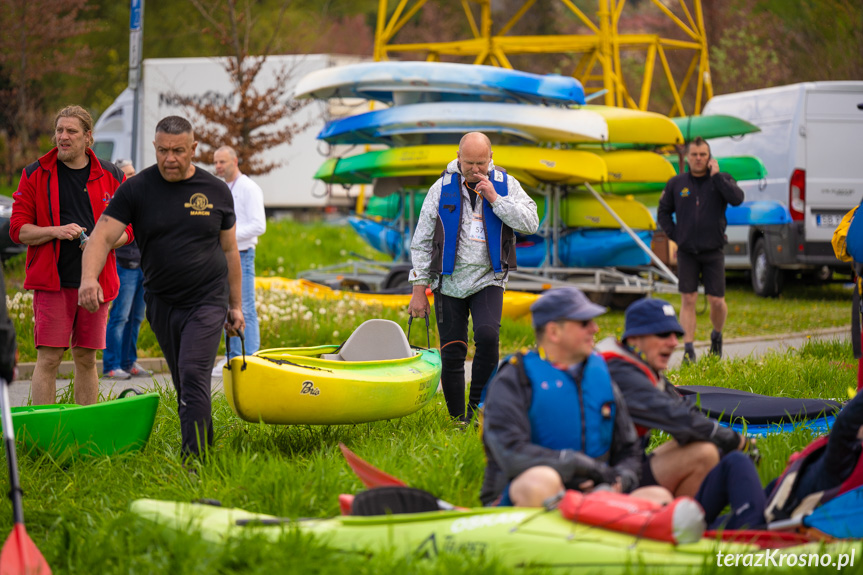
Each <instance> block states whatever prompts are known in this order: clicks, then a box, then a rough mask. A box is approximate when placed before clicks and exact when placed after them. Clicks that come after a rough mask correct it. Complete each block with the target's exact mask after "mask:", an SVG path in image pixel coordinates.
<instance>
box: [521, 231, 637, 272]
mask: <svg viewBox="0 0 863 575" xmlns="http://www.w3.org/2000/svg"><path fill="white" fill-rule="evenodd" d="M636 234H637V235H638V237H639V238H640V239H641V241H643V242H644V243H645V245H648V246H649V245H650V242H651V240H652V239H653V232H650V231H647V230H641V231H637V232H636ZM515 254H516V261H517V262H518V265H519V266H520V267H539V266H541V265H542V264H543V263H545V261H546V259H547V258H548V257H549V254H546V244H545V240H544V239H543V238H542V237H541V236H536V235H534V236H528V237H527V238H526V239H525V241H523V242H521V243H518V244H516V246H515ZM558 256H559V257H560V262H561V264H562V265H563V266H564V267H577V268H601V267H637V266H644V265H647V264H649V263H650V256H648V255H647V254H646V253H645V252H644V251H643V250H642V249H641V248H639V247H638V245H637V244H636V243H635V241H634V240H633V239H632V238H631V237H630V236H629V234H627V233H626V232H624V231H621V230H599V229H597V230H573V231H571V232H567V233H566V234H564V235H562V236H561V237H560V239H559V241H558Z"/></svg>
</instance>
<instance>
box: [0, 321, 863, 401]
mask: <svg viewBox="0 0 863 575" xmlns="http://www.w3.org/2000/svg"><path fill="white" fill-rule="evenodd" d="M850 331H851V328H850V327H842V328H833V329H824V330H818V331H814V332H812V333H810V334H803V333H795V334H787V335H785V336H779V337H777V336H769V337H743V338H735V339H728V340H726V341H725V344H724V346H723V347H724V349H723V352H724V356H725V357H726V358H743V357H749V356H754V357H758V356H761V355H764V354H766V353H769V352H779V353H784V352H785V351H787V350H789V349H796V348H799V347H801V346H802V345H803V344H805V343H806V342H807V341H809V339H810V338H811V339H816V340H827V341H829V340H840V341H846V340H847V339H848V336H849V334H850ZM709 348H710V342H696V344H695V351H696V353H697V354H698V357H701V356H702V355H703V354H705V353H707V350H708V349H709ZM682 358H683V346H680V348H678V350H677V351H675V352H674V355H672V356H671V362H670V366H671V367H672V368H674V367H677V366H679V365H680V362H681V360H682ZM139 361H140V363H141V364H143V365H144V366H145V367H147V368H148V369H152V370H156V371H163V372H162V373H156V375H154V376H153V377H151V378H144V377H135V378H132V379H130V380H126V381H113V380H110V379H103V380H102V381H101V384H100V389H101V393H102V394H103V395H104V396H107V395H108V394H112V395H114V396H116V395H117V394H119V393H120V392H121V391H123V390H124V389H126V388H129V387H133V388H135V389H138V390H141V391H144V390H152V389H154V388H155V386H156V385H160V386H170V385H172V384H171V375H170V373H168V371H167V368H166V366H165V363H164V360H162V359H161V358H150V359H146V358H145V359H140V360H139ZM466 368H467V373H468V374H469V373H470V362H468V364H467V365H466ZM20 370H21V374H22V377H30V375H31V374H32V364H24V365H22V366H20ZM70 371H71V366H70V365H68V364H64V367H62V368H61V373H64V372H65V373H68V372H70ZM69 383H70V379H68V376H67V378H63V379H58V380H57V389H58V390H63V389H64V388H66V387H68V386H69ZM212 383H213V391H214V392H220V391H222V379H221V378H213V380H212ZM29 399H30V380H29V379H22V380H20V381H16V382H15V383H13V384H12V386H11V387H10V388H9V400H10V403H11V405H13V406H21V405H27V403H28V402H29Z"/></svg>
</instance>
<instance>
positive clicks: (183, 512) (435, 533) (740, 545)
mask: <svg viewBox="0 0 863 575" xmlns="http://www.w3.org/2000/svg"><path fill="white" fill-rule="evenodd" d="M372 491H374V490H372ZM131 511H132V513H134V514H135V515H138V516H139V517H142V518H143V519H146V520H148V521H151V522H153V523H156V524H158V525H161V526H163V527H165V528H168V529H173V530H176V531H181V532H190V531H191V532H196V533H199V534H200V536H201V537H202V538H203V539H204V540H206V541H209V542H212V543H214V544H219V545H222V544H224V543H225V542H226V541H227V540H228V539H229V538H232V537H245V536H261V537H265V538H267V539H269V540H271V541H273V542H274V543H275V542H278V541H279V540H280V538H281V537H282V536H283V535H284V533H286V532H289V531H294V530H299V531H300V532H301V533H304V534H308V535H312V536H315V537H316V538H317V540H318V541H319V542H320V543H321V544H323V545H325V546H326V547H328V548H330V549H333V550H337V551H342V552H348V553H362V554H364V555H368V554H379V553H389V554H391V555H394V556H412V557H414V556H419V557H422V558H426V559H429V560H434V559H436V558H437V557H438V555H440V554H442V553H468V554H470V555H473V556H483V557H486V558H490V559H494V560H497V561H499V562H500V564H501V565H502V566H503V567H504V568H506V569H524V568H525V567H529V568H536V569H540V570H554V571H555V572H566V573H575V574H587V573H604V574H624V573H634V572H637V573H656V574H659V573H661V574H678V573H680V574H683V573H688V574H695V573H701V572H702V571H703V570H704V569H705V568H708V569H709V568H710V566H711V565H715V564H716V561H717V556H718V553H719V552H721V553H722V556H725V554H735V553H737V554H741V555H743V554H746V555H750V554H751V555H753V556H752V557H749V558H748V559H747V560H749V561H751V562H752V564H755V561H758V562H759V564H762V565H763V564H765V560H767V564H768V565H773V564H774V563H775V564H778V565H780V566H782V567H784V569H785V570H787V572H795V571H800V569H799V565H798V562H797V561H796V560H797V559H798V558H799V557H800V556H807V558H808V555H809V554H810V553H813V554H814V553H817V554H818V557H819V559H820V558H821V557H822V556H823V555H824V554H827V555H829V556H830V557H829V558H832V560H833V564H834V565H835V564H836V560H838V559H840V558H841V555H840V554H842V553H848V554H849V555H846V556H845V557H844V559H845V560H847V559H848V558H849V556H850V553H851V552H852V551H853V552H854V553H855V555H856V556H857V557H858V559H859V556H860V551H861V549H860V543H859V542H856V541H840V542H834V543H827V544H823V543H820V542H819V543H803V544H797V545H792V546H788V547H784V548H779V549H770V550H767V549H761V548H760V547H759V546H758V545H756V544H754V543H749V542H747V539H748V538H747V537H746V536H745V535H744V536H743V537H742V538H741V540H740V542H730V541H722V540H718V539H708V538H702V539H699V540H697V541H695V542H693V543H680V544H675V543H671V542H668V541H659V540H656V539H649V538H647V537H644V536H643V534H640V533H639V534H635V535H631V534H628V533H625V532H621V531H612V530H609V529H604V528H601V527H597V526H594V525H590V524H586V523H582V522H575V521H572V520H570V519H567V518H566V517H564V515H563V513H562V512H561V510H559V509H551V510H545V509H540V508H528V507H486V508H472V509H464V510H452V511H427V512H420V513H404V514H392V513H390V514H385V515H384V514H381V515H370V516H354V515H346V516H339V517H333V518H327V519H297V520H294V519H290V518H283V517H277V516H273V515H266V514H261V513H253V512H250V511H245V510H242V509H235V508H229V507H221V506H214V505H206V504H202V503H187V502H178V501H158V500H153V499H138V500H136V501H133V502H132V504H131ZM615 511H617V512H618V514H617V515H615V514H614V513H611V516H612V517H621V516H622V515H624V514H626V513H627V511H626V508H624V509H620V508H616V509H615ZM630 513H631V511H630ZM758 534H759V535H762V536H763V535H764V533H763V532H759V533H758ZM791 555H794V556H795V557H794V559H795V561H793V563H792V562H791V561H790V560H788V559H789V557H787V556H791ZM769 557H772V558H773V560H772V561H771V559H769ZM789 564H790V565H792V566H793V567H790V566H789ZM846 565H847V562H846ZM779 570H782V568H779Z"/></svg>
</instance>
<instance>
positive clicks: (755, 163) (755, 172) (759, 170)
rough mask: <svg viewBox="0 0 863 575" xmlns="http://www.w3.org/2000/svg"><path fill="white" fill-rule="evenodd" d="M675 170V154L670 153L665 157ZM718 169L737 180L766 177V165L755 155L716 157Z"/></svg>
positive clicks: (677, 168) (676, 168)
mask: <svg viewBox="0 0 863 575" xmlns="http://www.w3.org/2000/svg"><path fill="white" fill-rule="evenodd" d="M665 159H667V160H668V161H669V162H671V165H673V166H674V169H675V170H678V171H679V166H678V161H677V155H675V154H670V155H668V156H666V158H665ZM716 161H717V162H718V163H719V171H720V172H725V173H727V174H729V175H730V176H731V177H732V178H734V179H735V180H737V181H738V182H740V181H743V180H760V179H763V178H766V177H767V166H765V165H764V162H762V161H761V158H757V157H755V156H726V157H724V158H720V157H717V158H716Z"/></svg>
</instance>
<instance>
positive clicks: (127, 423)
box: [12, 393, 159, 459]
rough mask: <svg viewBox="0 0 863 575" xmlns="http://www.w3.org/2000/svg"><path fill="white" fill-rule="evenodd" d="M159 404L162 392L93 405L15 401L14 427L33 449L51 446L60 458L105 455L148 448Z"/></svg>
mask: <svg viewBox="0 0 863 575" xmlns="http://www.w3.org/2000/svg"><path fill="white" fill-rule="evenodd" d="M158 407H159V394H158V393H145V394H142V395H135V396H129V397H121V398H119V399H114V400H111V401H104V402H102V403H96V404H93V405H76V404H55V405H31V406H25V407H13V408H12V427H14V428H15V437H16V439H17V440H18V441H19V442H20V443H22V444H23V446H24V449H25V450H27V451H31V450H32V451H35V452H37V453H40V452H45V453H48V454H50V455H51V457H53V458H54V459H58V458H60V457H67V456H68V457H71V458H73V459H80V458H86V457H100V456H106V455H114V454H120V453H126V452H129V451H135V450H138V449H141V448H143V447H144V445H145V444H146V443H147V440H148V439H149V438H150V432H151V431H152V430H153V421H155V419H156V409H157V408H158Z"/></svg>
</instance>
